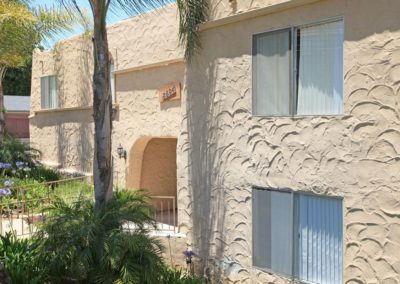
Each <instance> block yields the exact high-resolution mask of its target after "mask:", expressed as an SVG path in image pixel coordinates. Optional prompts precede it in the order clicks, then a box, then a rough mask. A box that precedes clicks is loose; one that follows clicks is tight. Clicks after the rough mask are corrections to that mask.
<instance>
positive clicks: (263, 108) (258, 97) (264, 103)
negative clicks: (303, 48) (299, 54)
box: [253, 30, 291, 115]
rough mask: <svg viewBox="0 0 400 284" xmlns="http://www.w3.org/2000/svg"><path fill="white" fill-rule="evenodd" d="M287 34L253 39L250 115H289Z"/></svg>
mask: <svg viewBox="0 0 400 284" xmlns="http://www.w3.org/2000/svg"><path fill="white" fill-rule="evenodd" d="M289 51H290V30H280V31H276V32H270V33H264V34H260V35H256V36H255V37H254V51H253V53H254V55H253V68H254V69H253V76H254V80H253V93H254V96H253V113H254V114H255V115H285V114H287V113H289V111H290V104H291V103H290V68H289V67H290V52H289Z"/></svg>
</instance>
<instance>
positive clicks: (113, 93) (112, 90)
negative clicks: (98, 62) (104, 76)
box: [110, 63, 116, 104]
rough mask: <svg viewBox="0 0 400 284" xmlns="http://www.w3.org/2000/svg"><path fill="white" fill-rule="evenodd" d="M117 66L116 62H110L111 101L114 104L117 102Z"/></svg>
mask: <svg viewBox="0 0 400 284" xmlns="http://www.w3.org/2000/svg"><path fill="white" fill-rule="evenodd" d="M114 71H115V67H114V63H111V64H110V89H111V102H112V103H113V104H115V103H116V101H115V75H114Z"/></svg>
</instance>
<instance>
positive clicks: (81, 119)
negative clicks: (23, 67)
mask: <svg viewBox="0 0 400 284" xmlns="http://www.w3.org/2000/svg"><path fill="white" fill-rule="evenodd" d="M108 40H109V49H110V53H111V56H112V59H113V62H114V68H115V71H121V70H126V69H130V68H136V67H140V66H145V65H151V64H154V63H159V62H164V61H169V60H177V59H180V58H182V57H183V54H182V50H181V49H180V48H178V25H177V15H176V6H175V5H168V6H166V7H164V8H161V9H158V10H155V11H151V12H149V13H145V14H142V15H139V16H137V17H134V18H130V19H128V20H125V21H122V22H120V23H116V24H113V25H110V26H109V27H108ZM92 56H93V55H92V44H91V38H90V36H88V35H82V36H76V37H73V38H70V39H67V40H63V41H61V42H59V43H58V44H56V46H55V47H54V49H53V50H49V51H44V52H40V51H39V50H35V52H34V53H33V67H32V90H31V118H30V127H31V141H32V144H33V146H35V147H36V148H38V149H39V150H41V151H42V153H43V157H42V160H43V161H45V162H48V163H49V164H53V165H57V166H60V167H62V168H66V169H71V170H77V171H83V172H89V173H90V172H91V168H92V159H93V158H92V157H93V132H94V130H93V128H94V127H93V119H92V110H91V108H90V106H91V105H92V86H91V82H92V74H93V71H92V70H93V59H92ZM48 75H57V77H58V84H59V96H60V110H59V111H57V112H52V111H51V112H43V111H41V107H40V77H42V76H48ZM183 78H184V65H183V64H179V63H175V64H170V65H168V66H162V67H153V68H148V69H143V70H141V71H134V72H128V73H123V74H119V75H116V83H115V86H116V93H117V94H116V103H117V105H118V107H117V112H116V115H115V119H114V122H113V123H114V129H113V143H114V144H113V150H112V151H113V155H114V157H116V156H117V155H116V148H117V146H118V144H120V143H121V144H122V145H123V146H124V147H125V148H126V149H127V150H128V151H129V149H130V148H131V147H132V145H133V144H134V142H135V140H136V139H138V138H139V137H142V136H145V135H152V136H157V137H163V136H168V137H177V136H178V128H179V121H180V119H179V117H180V103H179V102H167V103H164V104H162V105H160V103H159V101H158V92H157V90H158V88H160V87H163V86H164V85H165V84H168V83H172V82H182V81H183ZM82 107H86V108H82ZM65 108H73V109H69V110H66V109H65ZM78 108H79V109H78ZM114 163H115V171H116V172H118V173H117V174H116V176H115V178H116V179H117V182H118V183H119V184H120V185H125V173H126V172H127V170H128V168H129V165H128V164H125V163H124V160H123V159H122V160H120V159H118V158H115V160H114Z"/></svg>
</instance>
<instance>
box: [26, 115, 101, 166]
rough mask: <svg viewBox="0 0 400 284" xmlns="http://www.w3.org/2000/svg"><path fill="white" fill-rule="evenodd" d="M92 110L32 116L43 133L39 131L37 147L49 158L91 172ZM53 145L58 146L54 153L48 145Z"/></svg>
mask: <svg viewBox="0 0 400 284" xmlns="http://www.w3.org/2000/svg"><path fill="white" fill-rule="evenodd" d="M91 113H92V112H91V110H84V111H82V110H80V111H69V112H65V113H63V115H60V113H59V112H53V113H39V114H37V115H36V116H35V118H33V119H31V124H32V126H34V127H36V128H38V129H39V131H41V132H42V134H39V133H38V134H36V144H37V145H35V147H38V148H39V150H41V151H42V153H44V156H45V157H46V158H45V159H46V160H52V161H54V162H57V163H58V164H59V165H60V167H61V168H74V169H75V170H77V171H80V172H90V171H91V170H92V164H93V161H92V160H93V158H92V157H93V123H92V120H93V119H92V116H91ZM49 139H51V140H50V141H49ZM53 139H55V141H54V143H55V145H54V146H53V144H52V143H53V141H52V140H53ZM52 146H53V147H56V149H55V152H54V153H51V148H50V149H49V148H48V147H52ZM46 153H47V155H46Z"/></svg>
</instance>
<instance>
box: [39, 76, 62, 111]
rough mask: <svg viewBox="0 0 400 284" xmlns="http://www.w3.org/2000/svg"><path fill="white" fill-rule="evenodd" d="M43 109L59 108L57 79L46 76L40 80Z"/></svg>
mask: <svg viewBox="0 0 400 284" xmlns="http://www.w3.org/2000/svg"><path fill="white" fill-rule="evenodd" d="M40 89H41V105H42V109H51V108H57V107H58V102H59V101H58V91H57V77H56V76H46V77H42V78H40Z"/></svg>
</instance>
